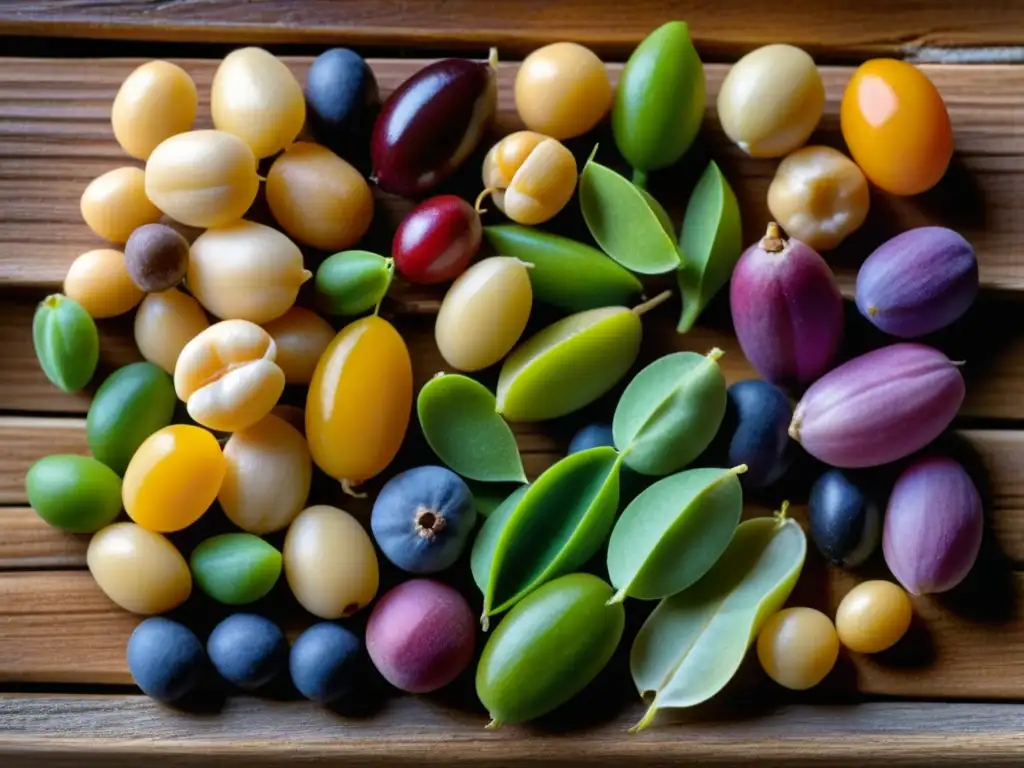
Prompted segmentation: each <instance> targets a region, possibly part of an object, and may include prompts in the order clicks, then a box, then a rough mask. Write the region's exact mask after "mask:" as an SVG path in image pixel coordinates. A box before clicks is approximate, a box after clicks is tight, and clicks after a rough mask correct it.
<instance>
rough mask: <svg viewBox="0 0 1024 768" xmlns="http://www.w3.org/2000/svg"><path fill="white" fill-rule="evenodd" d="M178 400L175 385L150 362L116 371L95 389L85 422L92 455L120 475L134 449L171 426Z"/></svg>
mask: <svg viewBox="0 0 1024 768" xmlns="http://www.w3.org/2000/svg"><path fill="white" fill-rule="evenodd" d="M177 403H178V397H177V395H175V394H174V382H173V381H172V380H171V377H170V376H169V375H168V374H167V372H166V371H164V369H163V368H160V367H159V366H156V365H153V364H152V363H131V364H130V365H126V366H124V367H122V368H118V369H117V370H116V371H114V372H113V373H112V374H110V376H108V377H107V379H106V381H104V382H103V384H101V385H100V388H99V389H98V390H96V397H95V398H93V401H92V404H91V405H90V406H89V415H88V416H87V417H86V419H85V439H86V442H88V443H89V450H90V451H92V455H93V456H95V457H96V458H97V459H99V460H100V461H102V462H103V463H104V464H106V465H107V466H108V467H110V468H111V469H112V470H114V471H115V472H117V474H119V475H123V474H124V471H125V470H126V469H127V468H128V462H129V461H131V458H132V456H133V455H134V454H135V451H136V449H137V448H138V447H139V446H140V445H142V443H143V441H145V439H146V438H147V437H149V436H150V435H152V434H153V433H154V432H156V431H157V430H158V429H162V428H163V427H166V426H167V425H168V424H170V423H171V420H172V419H173V418H174V407H175V406H176V405H177Z"/></svg>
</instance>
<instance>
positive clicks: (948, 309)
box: [857, 227, 978, 339]
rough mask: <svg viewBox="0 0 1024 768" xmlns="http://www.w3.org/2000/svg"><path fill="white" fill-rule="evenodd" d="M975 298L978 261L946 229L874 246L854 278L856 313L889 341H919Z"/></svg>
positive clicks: (911, 232)
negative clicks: (892, 339)
mask: <svg viewBox="0 0 1024 768" xmlns="http://www.w3.org/2000/svg"><path fill="white" fill-rule="evenodd" d="M977 295H978V259H977V257H976V256H975V253H974V248H972V247H971V244H970V243H968V242H967V241H966V240H965V239H964V238H963V237H962V236H961V235H959V234H958V233H956V232H954V231H953V230H951V229H947V228H946V227H918V228H916V229H911V230H909V231H907V232H904V233H902V234H899V235H896V237H894V238H892V239H891V240H889V241H887V242H885V243H883V244H882V245H880V246H879V247H878V248H877V249H875V251H874V252H873V253H872V254H871V255H870V256H868V258H867V259H866V260H865V261H864V263H863V264H862V265H861V268H860V271H859V272H858V273H857V309H859V310H860V313H861V314H862V315H864V317H866V318H867V319H868V320H869V321H870V322H871V323H872V324H873V325H875V326H876V327H877V328H879V329H880V330H882V331H884V332H885V333H888V334H890V335H892V336H898V337H900V338H902V339H912V338H915V337H918V336H925V335H927V334H929V333H933V332H934V331H938V330H940V329H941V328H945V327H946V326H947V325H949V324H950V323H952V322H954V321H955V320H957V319H959V318H960V316H961V315H963V314H964V312H966V311H967V310H968V308H969V307H970V306H971V303H972V302H973V301H974V299H975V297H976V296H977Z"/></svg>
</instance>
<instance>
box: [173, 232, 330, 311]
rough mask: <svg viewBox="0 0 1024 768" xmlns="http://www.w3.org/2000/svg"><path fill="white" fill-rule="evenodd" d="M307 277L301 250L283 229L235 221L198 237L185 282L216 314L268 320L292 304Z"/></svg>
mask: <svg viewBox="0 0 1024 768" xmlns="http://www.w3.org/2000/svg"><path fill="white" fill-rule="evenodd" d="M310 277H312V273H310V271H309V270H307V269H306V268H305V267H303V265H302V251H300V250H299V247H298V246H297V245H295V243H293V242H292V241H291V240H289V239H288V236H287V235H284V234H282V233H281V232H278V231H277V230H276V229H273V228H272V227H268V226H265V225H263V224H257V223H256V222H253V221H238V222H236V223H234V224H231V225H230V226H226V227H218V228H216V229H209V230H207V231H206V232H204V233H203V234H201V235H200V236H199V237H197V238H196V240H195V242H194V243H192V254H191V257H190V258H189V265H188V275H187V276H186V277H185V282H186V284H187V285H188V289H189V290H190V291H191V292H192V295H193V296H195V297H196V298H197V299H198V300H199V303H200V304H202V305H203V306H204V307H206V309H208V310H209V311H210V312H212V313H213V314H214V315H216V316H217V317H219V318H222V319H224V320H249V321H251V322H253V323H266V322H269V321H271V320H274V319H276V318H278V317H280V316H281V315H283V314H284V313H285V312H287V311H288V310H289V309H291V307H292V305H293V304H294V303H295V298H296V297H297V296H298V294H299V288H300V287H301V286H302V284H303V283H304V282H306V281H307V280H309V278H310Z"/></svg>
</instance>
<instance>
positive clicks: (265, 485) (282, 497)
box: [217, 414, 313, 535]
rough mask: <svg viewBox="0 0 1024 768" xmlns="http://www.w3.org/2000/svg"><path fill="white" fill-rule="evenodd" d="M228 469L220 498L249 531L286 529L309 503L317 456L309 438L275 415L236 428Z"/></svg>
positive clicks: (227, 453) (231, 516)
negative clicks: (247, 425)
mask: <svg viewBox="0 0 1024 768" xmlns="http://www.w3.org/2000/svg"><path fill="white" fill-rule="evenodd" d="M224 460H225V462H226V464H227V473H226V474H225V476H224V482H223V484H222V485H221V488H220V494H219V495H218V496H217V500H218V501H219V502H220V505H221V508H222V509H223V510H224V514H225V515H227V517H228V519H229V520H231V522H233V523H234V524H235V525H237V526H238V527H239V528H241V529H242V530H243V531H249V532H250V533H255V534H257V535H264V534H267V533H273V532H274V531H280V530H282V529H283V528H286V527H287V526H288V524H289V523H291V522H292V520H293V519H294V518H295V516H296V515H297V514H298V513H299V512H300V511H301V510H302V508H303V507H304V506H305V505H306V497H307V496H309V486H310V482H311V480H312V476H313V459H312V457H311V456H310V453H309V445H308V444H307V443H306V438H304V437H303V436H302V434H301V433H300V432H299V431H298V430H297V429H295V427H293V426H292V425H291V424H289V423H288V422H286V421H284V420H283V419H280V418H278V417H277V416H274V415H273V414H271V415H269V416H266V417H264V418H263V419H261V420H260V421H258V422H257V423H256V424H254V425H253V426H251V427H249V428H248V429H245V430H242V431H241V432H236V433H235V434H234V435H232V436H231V439H229V440H228V442H227V444H226V445H225V446H224Z"/></svg>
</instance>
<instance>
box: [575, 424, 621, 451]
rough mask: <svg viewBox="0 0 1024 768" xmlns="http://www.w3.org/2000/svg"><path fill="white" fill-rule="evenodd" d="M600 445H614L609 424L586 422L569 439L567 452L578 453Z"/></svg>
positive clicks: (612, 446)
mask: <svg viewBox="0 0 1024 768" xmlns="http://www.w3.org/2000/svg"><path fill="white" fill-rule="evenodd" d="M600 446H608V447H609V448H614V447H615V440H613V439H612V425H611V424H588V425H587V426H585V427H581V428H580V429H579V430H577V432H576V434H575V435H573V436H572V440H570V441H569V453H570V454H572V453H579V452H580V451H586V450H589V449H590V448H598V447H600Z"/></svg>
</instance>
